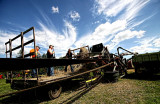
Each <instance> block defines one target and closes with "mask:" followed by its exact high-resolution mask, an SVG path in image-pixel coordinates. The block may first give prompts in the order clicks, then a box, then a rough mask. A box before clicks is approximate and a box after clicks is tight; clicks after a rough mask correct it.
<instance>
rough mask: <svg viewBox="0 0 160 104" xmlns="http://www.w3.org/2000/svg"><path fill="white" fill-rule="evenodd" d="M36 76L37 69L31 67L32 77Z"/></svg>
mask: <svg viewBox="0 0 160 104" xmlns="http://www.w3.org/2000/svg"><path fill="white" fill-rule="evenodd" d="M36 76H37V70H36V69H32V78H35V77H36Z"/></svg>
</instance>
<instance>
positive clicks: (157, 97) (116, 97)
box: [0, 78, 160, 104]
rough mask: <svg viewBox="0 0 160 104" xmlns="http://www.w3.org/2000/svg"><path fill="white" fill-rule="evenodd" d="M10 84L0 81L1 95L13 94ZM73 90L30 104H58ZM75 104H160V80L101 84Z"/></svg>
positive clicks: (74, 103) (131, 80)
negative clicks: (57, 96) (53, 98)
mask: <svg viewBox="0 0 160 104" xmlns="http://www.w3.org/2000/svg"><path fill="white" fill-rule="evenodd" d="M13 91H15V90H12V89H11V88H10V84H6V83H5V80H4V79H1V80H0V95H1V94H4V93H8V92H13ZM74 94H75V92H74V91H73V90H70V91H66V92H63V93H62V94H61V96H60V97H59V98H57V99H55V100H50V101H38V100H36V99H34V101H30V102H28V103H33V102H34V103H36V102H38V103H41V104H57V103H60V102H62V101H64V100H66V99H67V98H69V97H71V96H74ZM73 104H160V79H156V80H144V79H141V80H139V79H134V78H130V79H129V78H124V79H119V81H118V82H116V83H100V84H98V85H97V86H96V87H94V88H93V89H91V90H90V91H89V92H87V93H86V94H84V95H82V96H81V97H80V98H79V99H78V100H76V101H75V102H73Z"/></svg>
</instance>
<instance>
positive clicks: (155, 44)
mask: <svg viewBox="0 0 160 104" xmlns="http://www.w3.org/2000/svg"><path fill="white" fill-rule="evenodd" d="M153 44H154V46H155V47H160V38H158V39H155V40H154V41H153Z"/></svg>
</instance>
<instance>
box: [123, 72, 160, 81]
mask: <svg viewBox="0 0 160 104" xmlns="http://www.w3.org/2000/svg"><path fill="white" fill-rule="evenodd" d="M124 78H126V79H137V80H149V81H156V80H160V74H149V73H148V74H140V75H137V74H135V73H131V74H128V75H127V76H125V77H124Z"/></svg>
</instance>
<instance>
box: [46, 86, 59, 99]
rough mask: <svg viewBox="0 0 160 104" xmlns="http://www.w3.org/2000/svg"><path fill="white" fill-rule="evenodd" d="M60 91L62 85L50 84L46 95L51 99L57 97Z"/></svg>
mask: <svg viewBox="0 0 160 104" xmlns="http://www.w3.org/2000/svg"><path fill="white" fill-rule="evenodd" d="M61 92H62V86H60V85H59V84H55V85H51V87H50V90H49V91H48V96H49V98H50V99H51V100H53V99H55V98H58V97H59V96H60V94H61Z"/></svg>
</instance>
